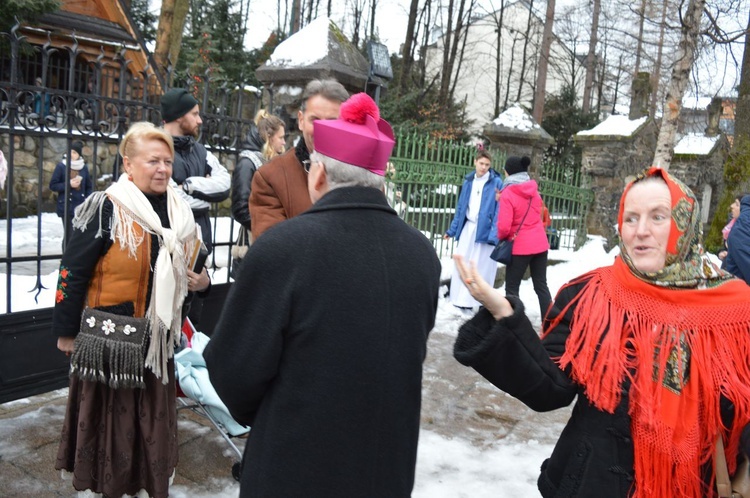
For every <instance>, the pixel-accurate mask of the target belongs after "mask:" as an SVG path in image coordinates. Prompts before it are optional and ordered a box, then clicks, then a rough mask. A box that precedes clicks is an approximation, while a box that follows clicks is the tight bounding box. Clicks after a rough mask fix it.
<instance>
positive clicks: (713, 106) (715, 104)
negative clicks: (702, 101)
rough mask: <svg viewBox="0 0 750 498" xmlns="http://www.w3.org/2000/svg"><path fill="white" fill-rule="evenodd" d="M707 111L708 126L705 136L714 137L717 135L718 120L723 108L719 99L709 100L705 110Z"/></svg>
mask: <svg viewBox="0 0 750 498" xmlns="http://www.w3.org/2000/svg"><path fill="white" fill-rule="evenodd" d="M706 110H707V111H708V126H707V127H706V136H707V137H715V136H716V135H718V134H719V120H721V114H722V112H723V110H724V107H723V106H722V103H721V97H714V98H712V99H711V103H710V104H708V107H707V108H706Z"/></svg>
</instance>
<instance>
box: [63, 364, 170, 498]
mask: <svg viewBox="0 0 750 498" xmlns="http://www.w3.org/2000/svg"><path fill="white" fill-rule="evenodd" d="M167 371H168V372H169V382H167V384H166V385H164V384H162V383H161V380H160V379H157V378H156V376H154V374H153V373H152V372H151V371H150V370H148V369H146V370H145V376H144V377H145V382H146V387H145V389H111V388H110V387H108V386H106V385H104V384H102V383H99V382H90V381H84V380H80V379H78V378H77V377H71V379H70V390H69V393H68V407H67V411H66V414H65V421H64V422H63V429H62V438H61V441H60V448H59V449H58V452H57V463H56V464H55V468H56V469H58V470H67V471H69V472H72V473H73V487H74V488H75V489H77V490H78V491H83V490H86V489H90V490H91V491H93V492H95V493H102V494H103V495H104V496H105V497H113V498H114V497H117V498H119V497H121V496H122V495H134V494H136V493H138V491H139V490H141V489H145V490H146V491H147V492H148V494H149V496H151V497H152V498H167V496H168V495H169V478H170V476H171V475H172V473H173V471H174V469H175V467H176V466H177V409H176V398H175V378H174V360H173V359H172V360H169V363H168V365H167Z"/></svg>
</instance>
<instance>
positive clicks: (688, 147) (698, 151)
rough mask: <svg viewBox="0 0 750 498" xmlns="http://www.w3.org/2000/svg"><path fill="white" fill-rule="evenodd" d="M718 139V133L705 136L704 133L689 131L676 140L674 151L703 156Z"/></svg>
mask: <svg viewBox="0 0 750 498" xmlns="http://www.w3.org/2000/svg"><path fill="white" fill-rule="evenodd" d="M718 141H719V135H717V136H715V137H707V136H705V135H699V134H695V133H689V134H687V135H685V136H684V137H682V138H681V139H680V141H679V142H677V145H675V147H674V153H675V154H694V155H698V156H705V155H707V154H708V153H709V152H711V149H713V148H714V146H715V145H716V142H718Z"/></svg>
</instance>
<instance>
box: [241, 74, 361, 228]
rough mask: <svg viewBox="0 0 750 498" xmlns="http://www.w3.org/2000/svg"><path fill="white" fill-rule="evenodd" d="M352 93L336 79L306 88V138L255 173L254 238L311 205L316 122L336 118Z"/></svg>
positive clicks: (300, 117) (301, 115)
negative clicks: (310, 172)
mask: <svg viewBox="0 0 750 498" xmlns="http://www.w3.org/2000/svg"><path fill="white" fill-rule="evenodd" d="M348 96H349V94H348V93H347V92H346V89H345V88H344V86H343V85H342V84H341V83H339V82H338V81H336V80H313V81H311V82H310V83H308V84H307V86H306V87H305V91H304V92H303V93H302V105H301V107H300V109H299V112H298V113H297V124H298V125H299V130H300V132H302V138H301V139H300V140H299V141H298V142H297V146H296V147H294V148H293V149H290V150H288V151H287V152H286V153H284V154H282V155H280V156H277V157H274V158H273V159H272V160H271V161H270V162H269V163H268V164H266V165H265V166H263V169H262V171H258V174H256V175H255V176H253V183H252V189H251V192H250V217H251V218H252V220H253V224H252V232H253V240H256V239H257V238H258V237H260V236H261V234H262V233H264V232H265V231H266V230H268V229H269V228H271V227H272V226H274V225H275V224H276V223H278V222H280V221H284V220H287V219H289V218H292V217H294V216H297V215H298V214H300V213H302V212H303V211H305V210H307V209H308V208H309V207H310V205H311V203H310V197H309V196H308V195H307V174H306V171H307V170H306V169H305V164H307V167H308V168H309V166H310V152H312V151H313V150H314V141H313V131H314V128H313V122H314V121H315V120H318V119H336V118H337V117H338V116H339V106H340V105H341V102H343V101H344V100H346V98H347V97H348Z"/></svg>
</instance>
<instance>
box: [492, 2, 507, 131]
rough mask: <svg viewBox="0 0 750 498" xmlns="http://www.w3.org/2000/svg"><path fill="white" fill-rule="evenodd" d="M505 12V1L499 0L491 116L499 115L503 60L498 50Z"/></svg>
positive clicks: (501, 37)
mask: <svg viewBox="0 0 750 498" xmlns="http://www.w3.org/2000/svg"><path fill="white" fill-rule="evenodd" d="M504 13H505V2H504V1H503V0H500V18H499V19H497V25H496V26H497V27H496V29H495V31H496V32H497V39H496V40H495V44H496V45H495V109H494V112H493V114H492V115H493V116H495V117H497V116H499V115H500V88H502V85H501V83H502V82H501V81H500V75H501V71H500V69H501V67H500V66H501V65H502V62H503V59H502V53H501V52H500V48H501V42H502V39H503V14H504Z"/></svg>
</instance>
